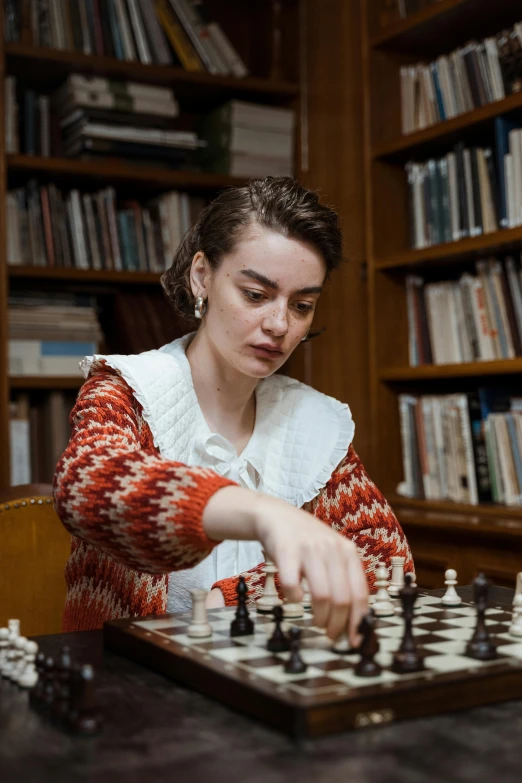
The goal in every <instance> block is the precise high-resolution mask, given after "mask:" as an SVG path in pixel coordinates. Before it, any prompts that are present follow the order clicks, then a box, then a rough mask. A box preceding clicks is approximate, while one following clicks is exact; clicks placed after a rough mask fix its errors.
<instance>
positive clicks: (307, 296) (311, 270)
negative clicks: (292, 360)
mask: <svg viewBox="0 0 522 783" xmlns="http://www.w3.org/2000/svg"><path fill="white" fill-rule="evenodd" d="M198 255H199V256H202V254H197V255H196V257H195V258H194V262H193V269H192V273H193V276H192V281H193V289H194V282H196V290H195V291H194V293H195V295H198V294H199V295H202V296H203V297H204V298H207V299H208V303H207V304H208V307H207V312H206V314H205V317H204V322H203V324H202V328H204V329H205V332H206V337H207V339H208V340H210V341H211V343H212V345H213V347H214V349H215V350H216V351H217V352H218V353H219V354H220V355H221V356H222V357H223V359H224V360H225V361H226V362H227V363H228V364H230V365H231V366H232V367H234V368H235V369H236V370H238V371H239V372H241V373H243V374H245V375H248V376H250V377H254V378H266V377H268V376H269V375H272V374H273V373H274V372H276V370H277V369H279V367H281V365H282V364H283V363H284V362H285V361H286V360H287V359H288V357H289V356H290V354H291V353H292V351H293V350H294V349H295V348H296V347H297V345H299V343H300V342H301V340H302V339H303V337H305V335H306V334H307V333H308V331H309V329H310V326H311V324H312V320H313V315H314V310H315V305H316V302H317V299H318V298H319V294H320V293H321V289H322V286H323V283H324V278H325V274H326V267H325V264H324V261H323V259H322V257H321V256H320V255H319V253H318V252H317V251H316V250H314V249H313V248H312V247H311V246H310V245H308V244H305V243H304V242H300V241H299V240H296V239H289V238H287V237H284V236H282V235H281V234H278V233H276V232H273V231H270V230H268V229H265V228H262V227H260V226H258V225H257V224H254V225H252V226H251V227H250V228H249V229H247V230H246V231H245V234H244V235H243V238H242V239H241V240H240V241H239V242H238V243H237V244H236V247H235V249H234V251H233V252H232V253H230V254H229V255H227V256H225V257H224V258H223V260H222V263H221V265H220V266H219V268H218V269H217V270H215V271H213V270H212V269H210V267H209V265H208V263H207V262H206V260H205V259H204V256H202V258H200V259H199V261H198V260H197V259H198ZM198 266H199V267H200V274H199V275H198V274H197V271H198Z"/></svg>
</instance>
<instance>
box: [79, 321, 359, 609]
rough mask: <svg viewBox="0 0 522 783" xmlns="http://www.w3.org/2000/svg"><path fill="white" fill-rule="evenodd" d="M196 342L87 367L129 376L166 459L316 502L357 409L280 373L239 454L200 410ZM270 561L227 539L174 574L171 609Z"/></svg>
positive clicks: (264, 394) (85, 365)
mask: <svg viewBox="0 0 522 783" xmlns="http://www.w3.org/2000/svg"><path fill="white" fill-rule="evenodd" d="M193 337H194V333H192V334H188V335H185V336H184V337H182V338H180V339H179V340H174V342H172V343H169V344H168V345H164V346H163V347H162V348H160V349H159V350H153V351H146V352H145V353H141V354H137V355H130V356H122V355H111V356H102V355H99V354H96V355H95V356H87V357H85V359H84V360H83V361H82V362H81V364H80V368H81V370H82V372H83V374H84V376H85V377H87V375H88V373H89V369H90V367H91V365H92V364H93V362H94V361H96V360H99V359H104V360H105V362H106V363H107V364H108V365H109V366H110V367H112V368H114V369H116V370H118V371H119V372H120V373H121V375H122V377H123V378H124V379H125V381H126V382H127V383H128V384H129V386H130V387H131V388H132V390H133V392H134V395H135V397H136V399H137V400H138V402H139V403H140V405H141V406H142V409H143V417H144V419H145V421H146V422H147V424H148V425H149V427H150V430H151V432H152V436H153V439H154V443H155V445H156V446H157V448H158V450H159V452H160V454H161V455H162V456H163V457H165V458H166V459H171V460H175V461H176V462H182V463H184V464H185V465H198V466H201V467H210V468H212V469H213V470H215V471H216V472H218V473H220V474H221V475H225V476H227V477H228V478H231V479H232V480H234V481H236V482H237V483H238V484H240V485H242V486H245V487H248V488H250V489H253V490H258V491H261V492H265V493H266V494H268V495H274V496H276V497H279V498H282V499H283V500H286V501H287V502H288V503H291V504H292V505H294V506H297V507H301V506H302V505H303V504H304V503H306V502H307V501H309V500H312V499H313V498H314V497H316V495H317V494H318V493H319V491H320V490H321V489H322V488H323V487H324V486H325V484H326V483H327V481H328V479H329V478H330V476H331V475H332V472H333V471H334V470H335V468H336V467H337V465H338V464H339V463H340V462H341V460H342V459H343V458H344V456H345V455H346V452H347V451H348V447H349V445H350V443H351V442H352V439H353V434H354V423H353V420H352V416H351V413H350V409H349V407H348V406H347V405H345V404H343V403H341V402H339V401H338V400H336V399H334V398H333V397H327V396H326V395H325V394H321V393H320V392H317V391H315V390H314V389H312V388H311V387H310V386H306V385H305V384H303V383H299V382H298V381H295V380H293V379H292V378H287V377H285V376H282V375H272V376H271V377H269V378H266V379H264V380H261V381H260V382H259V384H258V386H257V388H256V422H255V427H254V432H253V434H252V437H251V439H250V441H249V442H248V444H247V446H246V447H245V449H244V451H243V452H242V453H241V455H239V456H238V455H237V453H236V451H235V449H234V447H233V446H232V444H231V443H229V441H228V440H226V439H225V438H223V437H222V436H221V435H219V434H217V433H212V432H211V430H210V428H209V427H208V424H207V423H206V421H205V418H204V416H203V413H202V411H201V408H200V407H199V403H198V399H197V396H196V393H195V390H194V386H193V384H192V374H191V370H190V364H189V362H188V359H187V357H186V353H185V352H186V349H187V347H188V345H189V343H190V341H191V340H192V338H193ZM262 559H263V556H262V551H261V546H260V544H259V543H258V542H257V541H223V542H222V543H221V544H219V546H217V547H215V549H214V550H213V552H212V553H211V554H210V555H209V556H208V557H207V558H205V559H204V560H203V561H202V562H201V563H199V564H198V565H197V566H195V567H194V568H191V569H187V570H184V571H176V572H174V573H172V574H169V587H168V600H167V611H173V612H179V611H187V610H188V609H189V607H190V603H191V601H190V593H189V591H190V590H191V589H192V588H193V587H202V588H204V589H207V590H209V589H210V588H211V587H212V584H213V583H214V582H216V581H217V580H219V579H224V578H227V577H230V576H235V575H236V574H238V573H241V572H242V571H246V570H248V569H249V568H252V567H254V566H255V565H257V564H258V563H260V562H261V561H262Z"/></svg>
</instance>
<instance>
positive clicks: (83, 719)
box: [70, 663, 101, 734]
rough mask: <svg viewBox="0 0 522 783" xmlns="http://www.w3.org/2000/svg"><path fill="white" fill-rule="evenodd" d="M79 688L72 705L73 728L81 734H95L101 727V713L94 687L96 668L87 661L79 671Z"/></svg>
mask: <svg viewBox="0 0 522 783" xmlns="http://www.w3.org/2000/svg"><path fill="white" fill-rule="evenodd" d="M76 676H77V686H78V687H77V688H76V690H75V692H74V698H75V703H74V704H73V705H72V710H71V715H72V716H74V717H73V718H72V720H71V723H70V725H71V728H72V729H74V730H75V731H77V732H78V733H79V734H95V733H96V732H97V731H99V729H100V723H101V722H100V715H99V712H98V707H97V704H96V694H95V689H94V669H93V668H92V666H91V665H90V664H89V663H85V664H84V665H83V666H81V667H80V669H79V671H77V675H76Z"/></svg>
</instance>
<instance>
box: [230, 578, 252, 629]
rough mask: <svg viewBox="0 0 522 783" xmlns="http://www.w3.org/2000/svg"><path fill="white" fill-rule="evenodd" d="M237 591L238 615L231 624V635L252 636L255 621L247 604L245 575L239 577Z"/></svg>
mask: <svg viewBox="0 0 522 783" xmlns="http://www.w3.org/2000/svg"><path fill="white" fill-rule="evenodd" d="M236 592H237V610H236V616H235V618H234V620H232V622H231V624H230V636H250V635H251V634H253V633H254V623H253V621H252V620H251V619H250V616H249V614H248V609H247V605H246V597H247V593H248V587H247V584H246V582H245V577H244V576H240V577H239V582H238V585H237V589H236Z"/></svg>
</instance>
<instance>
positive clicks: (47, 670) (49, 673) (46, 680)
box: [42, 655, 56, 711]
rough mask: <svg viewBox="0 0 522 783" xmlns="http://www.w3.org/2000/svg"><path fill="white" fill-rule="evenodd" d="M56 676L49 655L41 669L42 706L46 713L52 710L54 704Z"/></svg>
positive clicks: (52, 659)
mask: <svg viewBox="0 0 522 783" xmlns="http://www.w3.org/2000/svg"><path fill="white" fill-rule="evenodd" d="M55 674H56V667H55V665H54V658H52V657H51V656H50V655H49V656H48V657H47V658H46V659H45V661H44V668H43V683H42V705H43V707H44V708H45V710H46V711H47V710H48V709H49V710H52V706H53V702H54V679H55Z"/></svg>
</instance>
